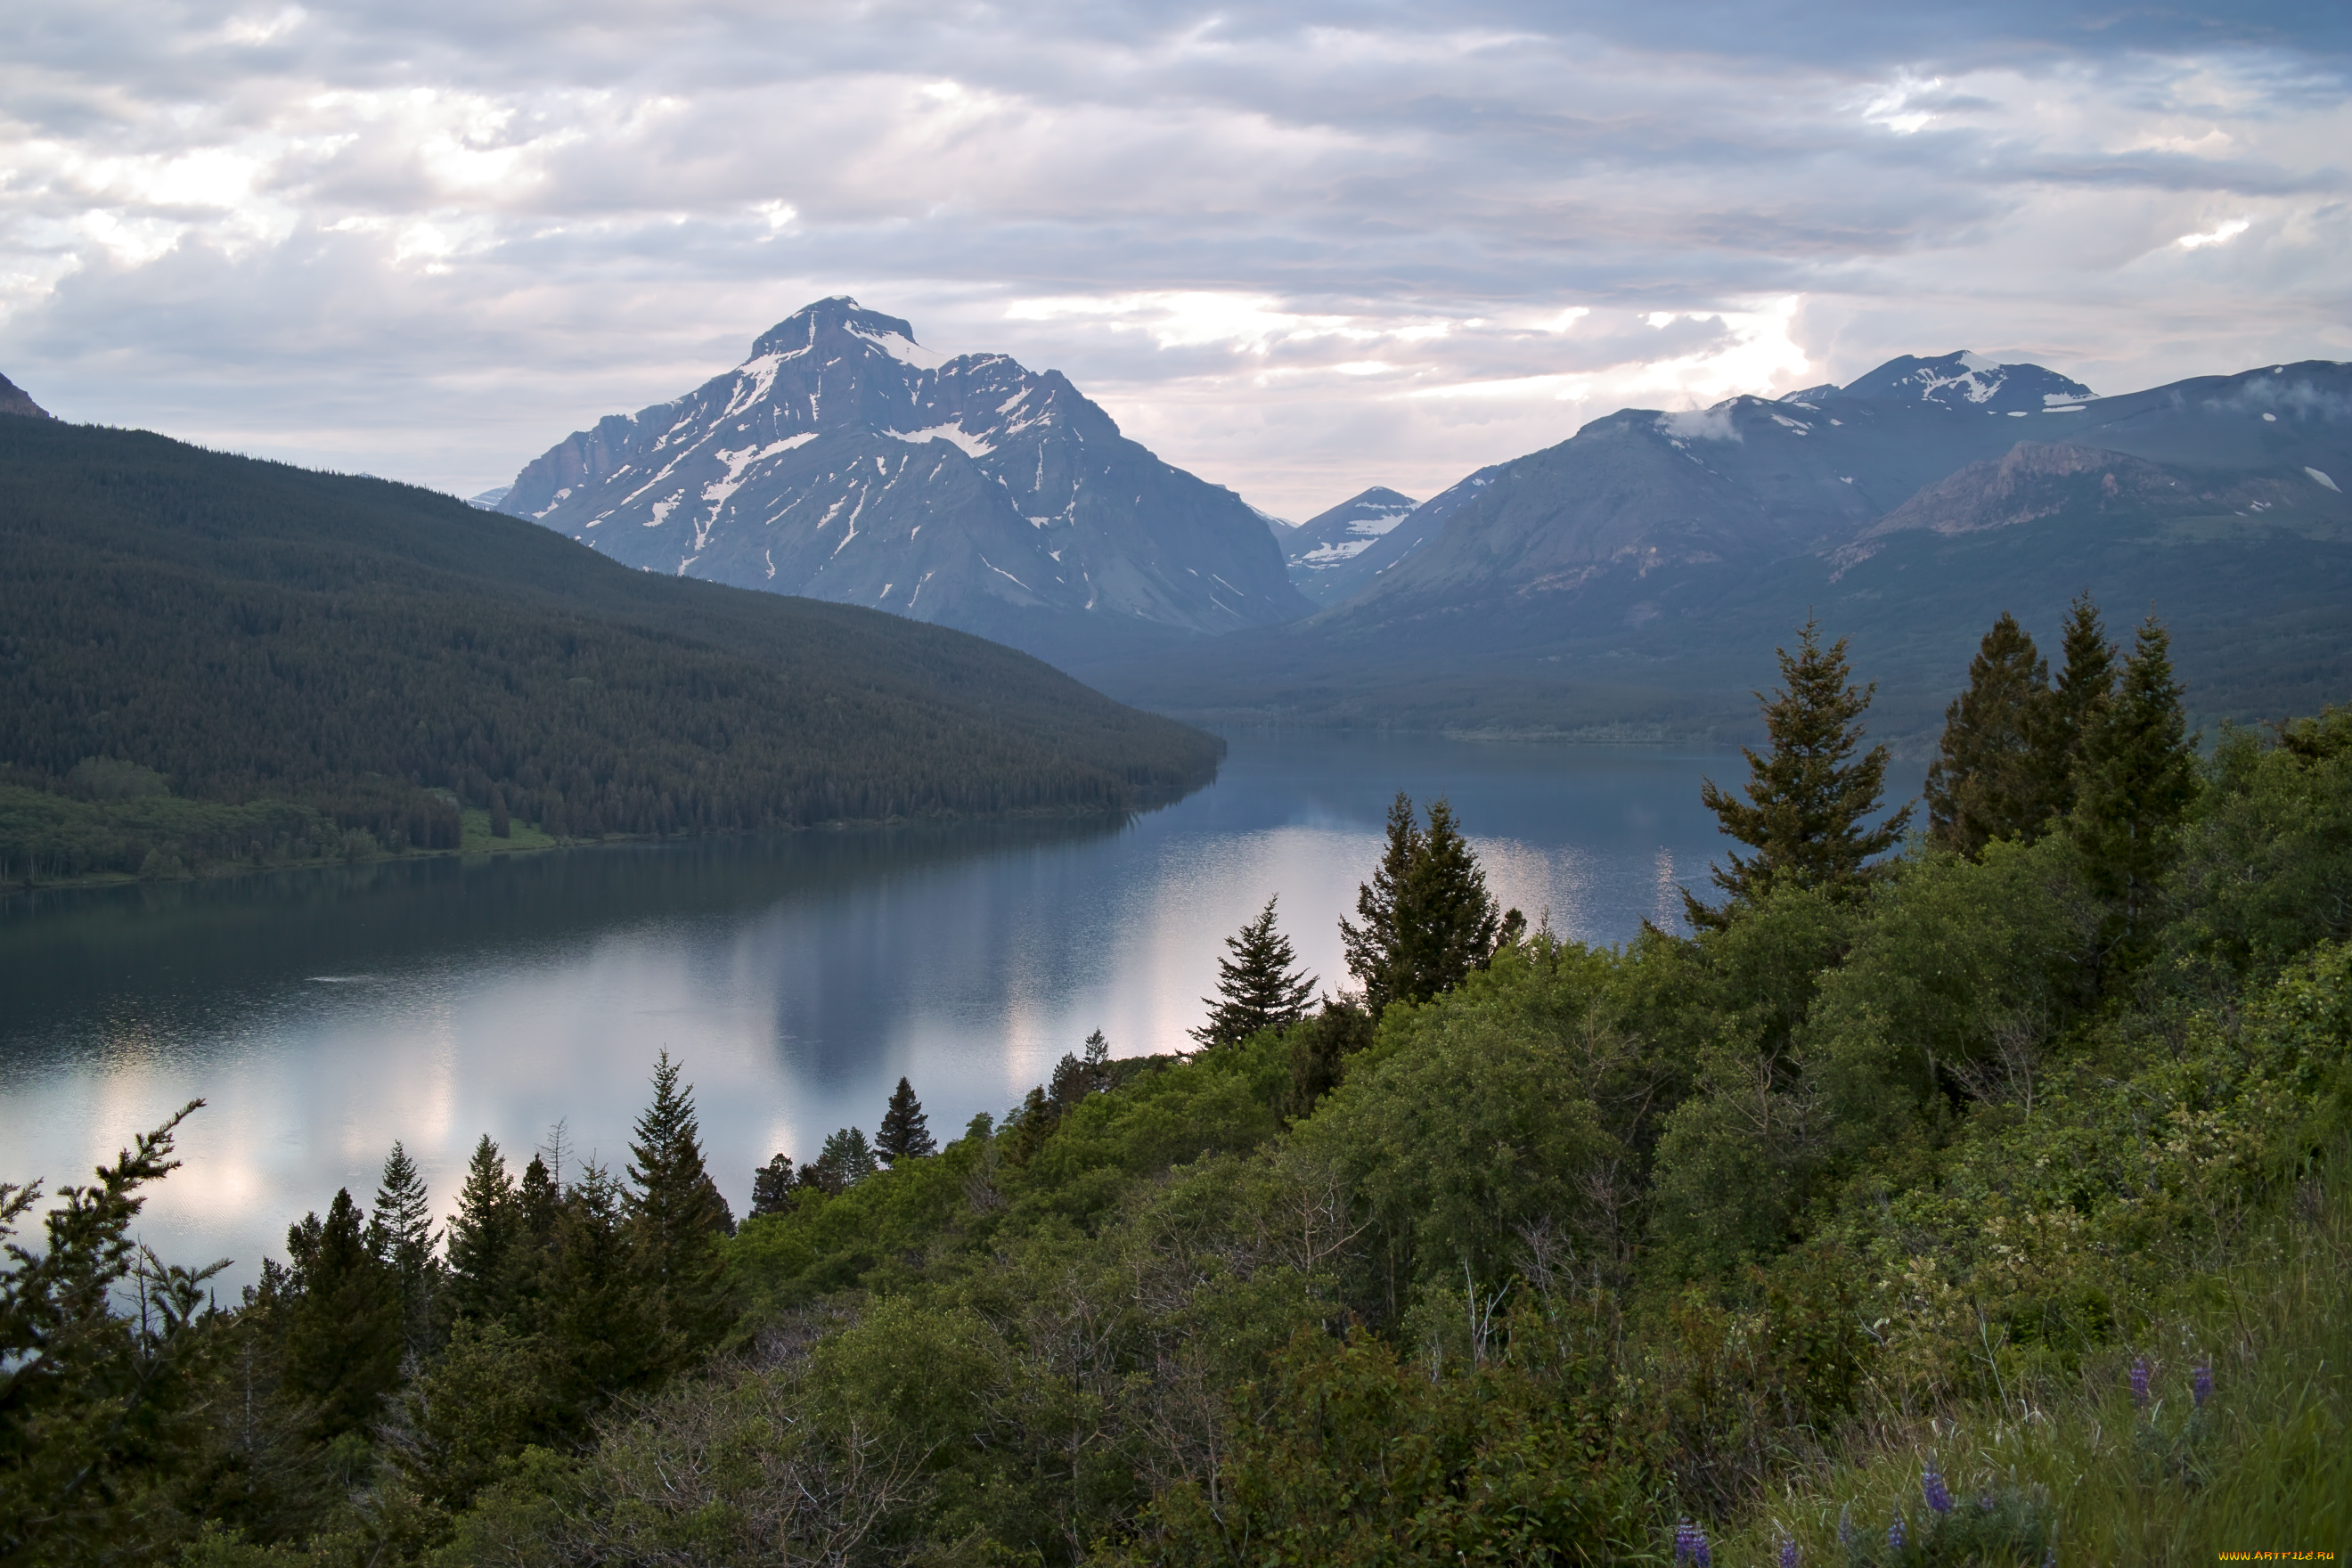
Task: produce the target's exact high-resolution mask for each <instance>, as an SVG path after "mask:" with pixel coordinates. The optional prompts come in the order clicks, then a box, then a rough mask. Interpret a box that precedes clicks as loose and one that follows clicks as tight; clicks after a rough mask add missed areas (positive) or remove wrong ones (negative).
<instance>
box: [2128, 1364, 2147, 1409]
mask: <svg viewBox="0 0 2352 1568" xmlns="http://www.w3.org/2000/svg"><path fill="white" fill-rule="evenodd" d="M2131 1388H2132V1403H2133V1404H2134V1405H2138V1406H2139V1407H2140V1408H2141V1409H2142V1410H2145V1409H2147V1357H2146V1356H2141V1357H2140V1358H2139V1359H2137V1361H2135V1362H2133V1363H2132V1364H2131Z"/></svg>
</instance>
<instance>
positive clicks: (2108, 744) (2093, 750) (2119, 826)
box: [2067, 615, 2198, 966]
mask: <svg viewBox="0 0 2352 1568" xmlns="http://www.w3.org/2000/svg"><path fill="white" fill-rule="evenodd" d="M2187 729H2188V721H2187V720H2186V719H2185V718H2184V717H2183V715H2182V713H2181V710H2180V686H2179V682H2178V681H2176V680H2175V679H2173V675H2172V657H2171V638H2170V637H2169V636H2168V634H2167V633H2166V631H2165V628H2164V623H2163V622H2161V621H2159V620H2158V619H2157V618H2156V617H2155V616H2152V615H2151V616H2148V617H2147V620H2145V621H2143V622H2141V623H2140V627H2139V636H2138V637H2137V643H2136V646H2135V647H2133V649H2132V656H2131V658H2129V659H2128V660H2126V662H2125V665H2124V671H2123V679H2122V681H2121V682H2120V683H2119V684H2118V685H2117V686H2116V689H2115V691H2114V693H2113V695H2112V696H2111V697H2109V698H2108V700H2106V701H2105V703H2103V704H2101V705H2100V707H2099V709H2098V710H2097V717H2096V719H2095V721H2094V722H2093V724H2092V725H2091V727H2090V730H2089V731H2088V733H2086V734H2085V735H2084V738H2083V751H2082V758H2081V761H2080V763H2079V764H2078V765H2077V767H2076V769H2075V775H2074V778H2075V784H2074V814H2073V816H2071V817H2069V818H2068V821H2067V831H2068V832H2069V833H2070V834H2072V835H2073V837H2074V842H2075V844H2076V846H2077V847H2079V848H2080V849H2081V851H2082V856H2083V869H2084V877H2085V879H2087V880H2088V882H2089V883H2090V886H2091V889H2092V891H2094V892H2095V893H2096V894H2097V895H2098V896H2099V897H2100V898H2101V899H2102V900H2104V901H2105V903H2106V905H2107V909H2108V911H2109V913H2108V920H2107V926H2106V930H2105V933H2104V940H2103V942H2102V946H2103V947H2104V948H2105V950H2106V951H2107V952H2109V953H2110V954H2111V955H2112V959H2113V960H2114V961H2115V962H2118V963H2121V964H2122V965H2125V966H2128V965H2130V964H2131V963H2136V962H2137V960H2138V959H2139V958H2140V957H2141V956H2143V955H2144V952H2145V949H2146V947H2147V942H2148V940H2149V938H2150V937H2151V935H2152V934H2153V928H2154V926H2155V923H2156V921H2155V910H2156V905H2157V902H2158V893H2159V889H2160V884H2161V883H2162V881H2163V879H2164V875H2165V873H2166V872H2167V871H2168V870H2170V869H2171V868H2172V862H2173V859H2174V858H2175V857H2176V856H2177V855H2178V853H2179V840H2180V821H2181V818H2182V817H2183V816H2186V815H2187V813H2188V810H2189V805H2191V804H2192V803H2193V802H2194V801H2195V800H2196V798H2197V788H2198V784H2197V751H2196V741H2195V739H2194V738H2193V737H2191V736H2189V735H2188V734H2187V733H2186V731H2187Z"/></svg>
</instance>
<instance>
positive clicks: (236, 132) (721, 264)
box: [0, 0, 2352, 515]
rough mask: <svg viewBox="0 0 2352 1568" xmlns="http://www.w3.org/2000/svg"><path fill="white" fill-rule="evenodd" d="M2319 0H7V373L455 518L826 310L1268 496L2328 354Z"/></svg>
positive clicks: (41, 391)
mask: <svg viewBox="0 0 2352 1568" xmlns="http://www.w3.org/2000/svg"><path fill="white" fill-rule="evenodd" d="M2348 42H2352V29H2347V23H2346V22H2345V20H2344V19H2343V17H2342V16H2339V14H2338V13H2337V12H2336V10H2334V9H2321V8H2316V7H2307V6H2297V5H2262V6H2252V7H2232V8H2231V14H2230V15H2228V16H2192V15H2189V14H2187V13H2181V12H2174V11H2168V10H2159V9H2156V8H2128V7H2116V6H2108V7H2104V8H2094V7H2082V6H2066V5H2025V4H2016V5H2006V4H2002V5H1980V6H1971V7H1967V8H1964V9H1948V10H1947V11H1945V12H1943V13H1931V12H1929V11H1927V10H1926V9H1925V8H1920V7H1890V6H1885V5H1859V4H1857V5H1843V4H1809V5H1795V4H1782V5H1758V4H1752V3H1743V4H1728V3H1727V4H1717V5H1683V6H1676V7H1624V6H1616V7H1601V6H1597V5H1595V6H1589V7H1562V6H1559V5H1552V4H1544V5H1536V4H1525V5H1520V4H1488V5H1470V6H1462V5H1449V6H1446V7H1444V8H1442V9H1441V8H1438V7H1434V6H1427V5H1423V6H1409V5H1361V4H1351V5H1344V6H1343V5H1280V6H1276V5H1241V6H1237V7H1234V6H1229V7H1224V8H1222V9H1216V10H1210V9H1206V8H1186V7H1181V6H1171V5H1097V4H1089V5H1077V4H1054V3H1047V4H1043V5H1024V6H1020V7H1013V6H1009V5H948V6H940V5H902V4H887V3H886V4H878V5H861V6H856V7H843V6H827V5H794V6H787V7H782V8H779V7H776V6H774V5H768V4H751V3H749V0H746V3H741V4H705V5H664V4H646V3H645V0H630V3H627V4H622V3H619V0H576V3H575V0H567V3H566V4H563V5H553V4H544V3H538V0H527V3H525V4H522V5H510V6H500V7H478V6H475V5H457V4H454V3H445V0H427V3H425V4H409V5H391V4H388V3H380V0H377V3H362V4H350V5H339V6H332V7H330V6H317V7H312V8H309V9H304V8H301V7H298V6H293V5H282V4H279V3H277V0H257V3H256V4H253V5H245V6H239V5H200V4H193V3H190V4H172V3H166V0H97V3H94V4H89V3H86V4H80V5H70V6H69V5H66V4H64V3H63V0H28V3H26V4H23V5H16V6H12V7H9V8H7V11H6V13H5V16H0V369H5V370H6V371H7V373H8V374H10V375H12V376H13V377H14V378H15V379H16V381H18V382H19V383H20V384H24V385H25V386H26V387H27V388H28V389H29V390H31V391H32V392H33V393H34V395H36V396H37V397H38V398H40V399H41V401H42V402H43V403H44V404H46V405H48V406H50V407H52V408H55V409H57V410H58V412H60V413H61V414H64V415H66V416H68V417H79V418H93V419H101V420H106V421H110V422H115V423H135V424H146V425H152V426H156V427H159V428H163V429H166V430H170V431H172V432H173V433H175V434H180V435H184V436H187V437H192V438H195V439H201V440H205V441H208V442H212V443H215V444H218V445H224V446H232V447H239V448H241V449H247V450H253V451H257V452H263V453H267V454H269V455H273V456H281V457H286V458H294V459H296V460H300V461H310V462H320V463H324V464H328V465H331V466H335V467H341V468H367V469H369V470H371V471H375V472H382V473H387V474H394V475H398V476H400V477H404V478H410V479H418V480H420V481H423V482H425V483H431V484H436V485H439V486H442V487H444V488H446V489H455V490H457V491H460V492H464V491H468V490H471V489H479V488H482V487H484V486H487V485H488V484H492V483H498V482H503V480H504V479H506V478H508V477H510V475H511V473H512V471H513V470H514V468H516V467H518V466H519V465H520V463H521V462H522V461H523V460H524V459H525V458H528V457H530V456H531V455H533V454H535V453H536V452H538V451H539V450H541V449H542V448H543V447H546V446H547V445H548V444H550V443H551V441H552V440H554V439H555V438H557V437H560V436H562V434H563V433H565V432H566V431H569V430H572V429H574V428H577V427H579V426H583V425H585V424H587V423H588V422H590V421H591V420H593V418H595V417H596V416H599V415H601V414H604V413H606V412H610V411H614V410H618V409H633V408H635V407H638V406H642V405H645V404H646V403H650V402H653V401H656V400H657V399H659V398H662V397H665V396H668V395H674V394H676V393H678V392H681V391H683V390H685V389H686V388H688V386H691V385H693V384H697V383H698V382H699V381H700V380H701V379H703V378H704V377H705V376H706V375H708V374H710V373H712V372H713V371H715V370H717V369H719V368H721V367H723V366H724V365H726V364H729V363H733V362H734V361H735V360H737V359H738V358H740V355H741V354H742V353H743V352H744V349H745V348H746V346H747V345H748V344H749V342H751V338H752V337H753V336H754V335H756V334H757V332H758V331H760V330H761V328H763V327H765V326H766V325H768V324H769V323H770V322H772V321H775V320H776V319H778V318H780V317H782V315H784V314H786V313H788V312H789V311H790V310H793V309H794V308H795V307H797V306H798V305H800V304H802V303H803V302H805V300H808V299H811V298H814V297H816V296H818V295H822V294H830V293H839V292H848V293H854V294H856V295H857V296H858V297H859V298H860V299H862V300H865V301H866V303H868V304H869V305H872V306H875V307H877V308H879V309H884V310H889V311H891V312H893V313H896V314H900V315H905V316H908V317H909V318H911V319H912V320H913V321H914V322H915V324H916V327H917V330H918V331H919V333H920V335H921V336H922V337H923V338H924V339H925V341H926V342H930V343H931V344H933V346H936V347H940V348H944V349H947V350H949V351H950V352H958V351H962V350H976V349H994V350H1002V351H1003V352H1007V353H1014V354H1016V355H1018V356H1019V357H1021V358H1022V359H1024V361H1026V362H1028V363H1033V364H1035V365H1038V366H1040V367H1044V366H1052V367H1055V368H1059V369H1062V370H1064V371H1066V372H1067V373H1068V374H1071V375H1072V376H1073V377H1074V378H1075V379H1076V380H1077V381H1078V383H1079V384H1081V385H1082V386H1084V387H1086V388H1087V390H1088V391H1089V392H1091V393H1093V394H1094V395H1097V397H1098V398H1100V399H1101V400H1102V401H1104V402H1105V403H1106V405H1108V406H1109V407H1110V408H1111V410H1112V412H1113V413H1114V414H1115V415H1116V416H1118V418H1119V420H1120V421H1121V423H1122V425H1123V426H1126V427H1127V428H1128V429H1129V432H1130V433H1132V434H1134V435H1136V436H1138V437H1140V438H1142V439H1144V440H1146V441H1148V442H1150V443H1151V444H1153V445H1154V446H1156V447H1159V448H1160V449H1161V450H1162V451H1163V453H1164V454H1165V455H1166V456H1168V457H1169V458H1171V460H1174V461H1177V462H1180V463H1182V464H1184V465H1186V466H1188V467H1191V468H1195V469H1196V470H1198V471H1200V472H1201V473H1202V474H1204V475H1206V476H1207V477H1209V478H1211V479H1216V480H1219V481H1221V482H1224V483H1228V484H1232V485H1234V487H1235V488H1237V489H1241V490H1242V491H1243V492H1244V494H1245V495H1247V496H1248V497H1249V498H1250V499H1251V500H1255V501H1256V502H1258V503H1259V504H1261V505H1264V506H1267V507H1269V508H1270V509H1272V510H1278V511H1284V512H1287V513H1290V514H1292V515H1304V514H1305V513H1307V512H1308V511H1311V510H1317V509H1318V508H1319V507H1320V506H1322V505H1325V504H1328V502H1329V501H1331V500H1337V499H1339V496H1341V495H1343V494H1345V493H1347V492H1348V491H1350V490H1352V489H1357V488H1360V486H1362V485H1364V484H1369V483H1374V482H1381V483H1390V484H1394V485H1397V486H1399V487H1400V488H1402V489H1408V490H1412V491H1415V492H1416V493H1429V492H1431V491H1433V490H1434V489H1438V488H1441V487H1442V486H1443V485H1444V484H1445V483H1448V482H1450V481H1451V480H1452V479H1454V478H1456V477H1458V476H1459V475H1460V474H1461V473H1462V472H1464V471H1466V470H1467V469H1469V468H1473V467H1476V466H1478V465H1480V464H1483V463H1486V462H1491V461H1494V460H1496V459H1497V458H1505V457H1509V456H1512V455H1515V454H1517V453H1518V452H1520V451H1524V450H1528V449H1529V448H1531V447H1536V446H1538V445H1542V444H1545V443H1548V442H1550V441H1554V440H1558V439H1559V438H1561V437H1564V436H1566V435H1567V434H1569V433H1570V431H1572V430H1573V429H1574V428H1575V426H1577V425H1579V424H1580V423H1581V422H1582V421H1583V420H1585V419H1588V418H1591V417H1595V416H1599V415H1600V414H1602V413H1605V412H1607V411H1608V410H1609V409H1611V408H1612V407H1615V406H1618V405H1623V404H1634V405H1644V406H1657V407H1664V408H1686V407H1691V406H1695V405H1705V404H1706V403H1709V402H1713V401H1715V400H1716V399H1717V398H1719V397H1721V396H1723V395H1728V394H1729V393H1732V392H1735V391H1755V392H1767V393H1769V392H1777V391H1781V390H1787V389H1788V388H1790V387H1793V386H1797V385H1801V384H1811V383H1814V382H1819V381H1822V380H1826V379H1832V378H1836V379H1843V378H1847V377H1850V376H1852V375H1853V374H1858V373H1859V372H1861V371H1863V370H1864V369H1867V368H1868V367H1869V366H1870V365H1872V364H1874V363H1878V362H1879V361H1880V360H1883V359H1885V358H1887V357H1889V356H1891V355H1893V354H1895V353H1907V352H1921V353H1937V352H1943V351H1946V350H1948V349H1952V348H1958V347H1970V348H1975V349H1978V350H1979V351H1981V352H1986V353H2000V354H2003V355H2005V356H2015V357H2031V358H2035V359H2039V360H2041V361H2042V362H2043V363H2049V364H2051V365H2052V366H2053V368H2056V369H2059V370H2062V371H2065V372H2067V373H2068V374H2074V375H2077V376H2080V377H2082V378H2083V379H2084V380H2087V381H2089V382H2090V383H2091V384H2094V385H2095V386H2099V387H2102V388H2104V389H2117V390H2120V389H2123V388H2125V387H2127V386H2131V385H2135V384H2148V383H2153V382H2156V381H2159V380H2164V379H2168V378H2171V377H2174V376H2179V375H2184V374H2199V373H2204V372H2217V371H2228V370H2234V369H2239V368H2242V366H2243V365H2244V364H2246V363H2253V362H2256V361H2261V360H2272V361H2276V360H2279V359H2285V358H2305V357H2313V356H2319V357H2352V327H2348V326H2347V320H2352V313H2347V310H2346V305H2347V293H2352V288H2347V284H2346V282H2345V281H2344V280H2343V274H2342V269H2341V267H2340V264H2339V261H2340V258H2341V257H2342V256H2344V255H2345V254H2347V239H2352V234H2347V215H2352V205H2347V191H2346V186H2347V174H2346V173H2345V171H2344V169H2343V167H2342V166H2341V165H2342V163H2343V160H2342V158H2341V155H2340V153H2339V151H2338V150H2339V149H2340V148H2342V147H2343V146H2346V145H2352V111H2347V107H2346V96H2347V95H2346V93H2345V90H2344V88H2345V74H2346V60H2347V56H2348V55H2352V49H2347V43H2348Z"/></svg>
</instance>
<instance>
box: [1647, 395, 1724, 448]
mask: <svg viewBox="0 0 2352 1568" xmlns="http://www.w3.org/2000/svg"><path fill="white" fill-rule="evenodd" d="M1658 428H1659V429H1660V430H1662V431H1664V433H1665V434H1667V435H1668V436H1680V437H1684V438H1685V439H1686V440H1692V441H1737V440H1738V439H1739V438H1740V437H1739V429H1738V426H1735V425H1733V424H1732V422H1731V408H1730V405H1727V404H1722V403H1718V404H1717V405H1715V406H1714V407H1712V408H1689V409H1685V410H1683V411H1682V412H1680V413H1678V414H1661V415H1659V416H1658Z"/></svg>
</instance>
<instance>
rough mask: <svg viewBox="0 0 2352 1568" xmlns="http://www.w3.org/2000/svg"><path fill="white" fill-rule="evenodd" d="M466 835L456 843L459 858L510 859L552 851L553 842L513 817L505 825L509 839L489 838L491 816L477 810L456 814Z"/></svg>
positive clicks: (476, 808) (534, 827) (529, 825)
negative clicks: (517, 854)
mask: <svg viewBox="0 0 2352 1568" xmlns="http://www.w3.org/2000/svg"><path fill="white" fill-rule="evenodd" d="M459 816H462V817H463V818H464V820H465V831H464V833H463V835H462V836H461V837H459V839H458V841H457V853H458V854H460V855H511V854H513V853H514V852H515V851H517V850H520V849H552V848H554V847H555V843H556V841H555V840H554V839H553V838H551V837H549V836H548V835H547V834H545V833H542V832H541V831H540V830H539V829H538V828H537V827H536V826H533V825H531V824H530V823H528V822H525V821H523V820H522V819H521V818H520V817H516V818H514V819H513V820H511V821H509V823H508V824H507V834H508V836H507V837H504V838H493V837H490V814H489V813H488V811H486V810H483V809H481V808H480V807H478V806H469V807H467V809H466V810H465V811H463V812H461V813H459Z"/></svg>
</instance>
